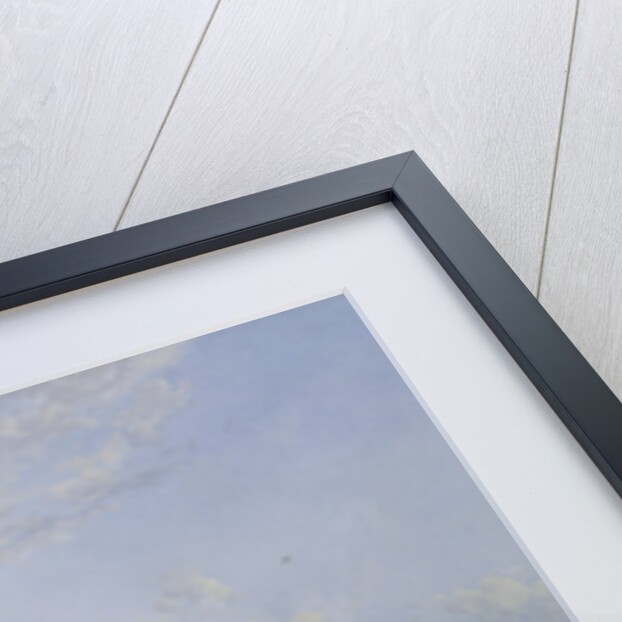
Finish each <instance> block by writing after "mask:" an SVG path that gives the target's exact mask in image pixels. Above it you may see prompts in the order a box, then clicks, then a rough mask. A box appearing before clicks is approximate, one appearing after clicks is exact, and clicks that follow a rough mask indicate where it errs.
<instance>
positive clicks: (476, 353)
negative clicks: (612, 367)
mask: <svg viewBox="0 0 622 622" xmlns="http://www.w3.org/2000/svg"><path fill="white" fill-rule="evenodd" d="M0 305H1V308H2V309H3V311H2V313H0V343H2V356H1V358H0V448H1V451H0V465H1V467H2V468H1V469H0V473H1V476H0V586H2V588H0V589H2V590H6V593H5V595H3V597H2V598H1V599H0V618H2V619H5V618H6V619H7V620H8V619H15V620H17V619H19V620H21V621H23V622H30V621H32V622H34V621H35V620H37V621H38V620H41V619H44V618H45V619H50V617H51V619H62V620H64V621H66V622H73V620H76V621H77V620H83V619H89V620H93V621H94V622H99V620H102V621H103V620H110V619H115V620H119V621H121V622H126V621H127V622H199V621H201V622H203V621H204V620H207V619H215V620H222V621H223V622H227V621H232V622H233V621H235V622H251V621H253V622H268V621H270V622H355V621H356V622H359V621H362V622H365V621H368V620H369V621H370V622H371V621H372V620H378V619H391V620H395V621H396V622H400V621H404V622H414V621H416V620H438V621H439V622H454V621H455V622H475V621H476V620H477V621H479V620H483V621H491V622H493V621H498V620H503V621H506V620H507V621H509V622H519V621H520V622H523V621H527V620H529V621H531V620H537V621H538V622H548V621H550V622H558V621H562V620H563V621H566V620H581V621H587V622H591V621H593V622H610V621H613V620H619V619H620V616H622V596H621V595H620V591H619V589H618V588H619V577H620V576H621V574H620V573H621V572H622V569H621V568H620V562H619V560H620V559H622V502H621V501H620V494H622V454H621V452H620V451H619V447H620V446H622V405H621V404H620V402H619V401H618V400H617V398H616V397H615V396H614V395H613V393H612V392H611V391H610V390H609V389H608V388H607V386H606V385H605V384H604V383H603V381H602V380H601V379H600V378H599V377H598V375H597V374H596V372H595V371H594V370H593V369H592V368H591V367H590V366H589V364H588V363H587V362H586V361H585V359H584V358H583V357H582V356H581V354H580V353H579V352H578V351H577V349H576V348H575V347H574V346H573V345H572V343H571V342H570V341H569V340H568V339H567V337H566V336H565V335H564V334H563V332H562V331H561V330H560V329H559V327H557V326H556V325H555V323H554V322H553V320H552V319H551V318H550V317H549V316H548V315H547V313H546V312H545V311H544V309H543V308H542V307H541V306H540V305H539V303H538V301H537V300H536V299H535V298H534V297H533V296H532V295H531V294H530V292H529V291H528V290H527V289H526V288H525V287H524V286H523V285H522V283H521V282H520V280H519V279H518V277H516V275H514V273H513V272H512V271H511V269H510V268H509V267H508V266H507V264H505V262H504V261H503V260H502V259H501V257H500V256H499V255H498V254H497V253H496V251H495V250H494V249H493V247H492V246H491V245H490V244H489V243H488V241H487V240H486V239H485V237H484V236H483V235H482V234H481V233H480V232H479V231H478V229H477V228H476V227H475V226H474V225H473V223H472V222H471V221H470V220H469V219H468V217H467V216H466V215H465V214H464V212H463V211H462V210H461V209H460V207H459V206H458V205H457V204H456V203H455V202H454V201H453V200H452V199H451V197H450V196H449V195H448V193H447V192H446V191H445V190H444V188H443V187H442V186H441V184H440V183H439V182H438V180H436V178H435V177H434V176H433V175H432V173H431V172H430V171H429V170H428V169H427V168H426V167H425V165H424V164H423V163H422V162H421V160H420V159H419V158H418V157H417V156H416V154H414V153H412V152H411V153H406V154H401V155H398V156H393V157H390V158H386V159H383V160H379V161H375V162H371V163H368V164H364V165H361V166H357V167H354V168H351V169H346V170H344V171H338V172H335V173H331V174H328V175H324V176H321V177H317V178H313V179H308V180H305V181H302V182H297V183H295V184H291V185H288V186H284V187H281V188H276V189H274V190H269V191H266V192H262V193H259V194H255V195H250V196H247V197H242V198H240V199H235V200H233V201H228V202H225V203H222V204H218V205H214V206H210V207H206V208H202V209H200V210H195V211H192V212H187V213H185V214H181V215H178V216H174V217H171V218H166V219H163V220H159V221H155V222H152V223H148V224H145V225H141V226H138V227H134V228H130V229H126V230H123V231H119V232H116V233H112V234H108V235H105V236H101V237H98V238H93V239H91V240H85V241H83V242H78V243H76V244H71V245H67V246H64V247H61V248H57V249H53V250H50V251H45V252H43V253H39V254H36V255H32V256H29V257H24V258H20V259H17V260H13V261H10V262H7V263H5V264H1V265H0ZM33 589H36V593H37V597H36V598H33V597H32V594H33Z"/></svg>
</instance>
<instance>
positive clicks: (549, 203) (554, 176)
mask: <svg viewBox="0 0 622 622" xmlns="http://www.w3.org/2000/svg"><path fill="white" fill-rule="evenodd" d="M579 2H580V0H576V3H575V11H574V18H573V22H572V33H571V35H570V49H569V50H568V63H567V66H566V80H565V82H564V91H563V95H562V105H561V111H560V115H559V125H558V128H557V140H556V144H555V157H554V159H553V171H552V174H551V187H550V189H549V196H548V201H547V206H546V214H545V217H544V230H543V232H542V247H541V250H540V266H539V268H538V276H537V279H536V287H535V296H536V298H537V299H538V300H540V291H541V289H542V275H543V272H544V262H545V255H546V247H547V242H548V238H549V226H550V223H551V208H552V206H553V197H554V194H555V182H556V181H557V167H558V163H559V152H560V148H561V139H562V131H563V127H564V119H565V116H566V104H567V100H568V84H569V83H570V68H571V65H572V56H573V52H574V45H575V38H576V33H577V21H578V17H579Z"/></svg>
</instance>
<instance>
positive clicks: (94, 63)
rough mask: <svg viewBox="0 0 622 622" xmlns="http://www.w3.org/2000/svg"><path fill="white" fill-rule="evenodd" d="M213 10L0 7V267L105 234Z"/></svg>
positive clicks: (69, 0) (57, 0)
mask: <svg viewBox="0 0 622 622" xmlns="http://www.w3.org/2000/svg"><path fill="white" fill-rule="evenodd" d="M213 6H214V0H184V2H182V3H174V2H168V1H166V0H125V1H124V2H101V1H99V0H80V1H79V2H78V1H76V0H47V1H36V0H4V1H3V2H1V3H0V111H1V115H0V261H3V260H7V259H10V258H13V257H17V256H20V255H26V254H29V253H32V252H35V251H39V250H43V249H45V248H50V247H52V246H57V245H61V244H65V243H68V242H71V241H75V240H77V239H80V238H85V237H90V236H93V235H96V234H99V233H104V232H107V231H110V230H112V228H113V227H114V225H115V222H116V219H117V218H118V217H119V215H120V213H121V211H122V209H123V206H124V204H125V202H126V200H127V198H128V196H129V194H130V190H131V188H132V186H133V183H134V181H135V179H136V177H137V175H138V173H139V170H140V168H141V166H142V165H143V162H144V160H145V158H146V156H147V153H148V150H149V148H150V147H151V145H152V143H153V140H154V138H155V136H156V133H157V131H158V128H159V126H160V124H161V122H162V120H163V118H164V115H165V113H166V111H167V109H168V106H169V105H170V102H171V100H172V98H173V96H174V94H175V92H176V90H177V87H178V85H179V83H180V80H181V79H182V77H183V74H184V72H185V70H186V67H187V65H188V62H189V60H190V58H191V57H192V54H193V52H194V50H195V48H196V45H197V44H198V42H199V40H200V37H201V34H202V32H203V29H204V28H205V25H206V23H207V20H208V19H209V17H210V14H211V10H212V9H213Z"/></svg>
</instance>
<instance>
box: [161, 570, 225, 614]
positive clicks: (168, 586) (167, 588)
mask: <svg viewBox="0 0 622 622" xmlns="http://www.w3.org/2000/svg"><path fill="white" fill-rule="evenodd" d="M233 597H234V593H233V592H232V591H231V590H230V589H229V588H228V587H227V586H226V585H223V584H222V583H221V582H220V581H218V580H217V579H214V578H212V577H208V576H205V575H204V574H202V573H201V572H199V571H196V570H187V571H182V572H178V573H175V574H172V575H169V576H167V577H166V578H165V579H164V580H163V581H162V585H161V591H160V597H159V599H158V601H157V602H156V604H155V608H156V610H157V611H158V612H159V614H160V616H161V618H162V620H166V621H167V622H194V620H203V619H204V616H207V615H209V614H211V613H214V611H215V610H216V609H217V608H218V606H222V605H223V604H224V603H225V602H227V601H229V600H231V599H232V598H233Z"/></svg>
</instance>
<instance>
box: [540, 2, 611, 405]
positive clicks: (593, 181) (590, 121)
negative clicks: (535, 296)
mask: <svg viewBox="0 0 622 622" xmlns="http://www.w3.org/2000/svg"><path fill="white" fill-rule="evenodd" d="M620 33H622V4H621V3H620V2H618V1H616V0H601V1H599V2H581V4H580V6H579V15H578V21H577V33H576V36H575V45H574V51H573V58H572V64H571V69H570V80H569V84H568V98H567V103H566V113H565V122H564V127H563V131H562V139H561V144H560V155H559V162H558V167H557V176H556V183H555V191H554V194H553V202H552V206H551V221H550V225H549V236H548V241H547V244H546V253H545V256H544V270H543V275H542V287H541V300H542V302H543V304H544V306H545V307H546V308H547V309H548V311H549V312H550V313H551V314H552V315H553V317H554V318H555V319H556V321H557V322H558V323H559V324H560V325H561V327H562V328H563V329H564V330H565V331H566V333H567V334H568V335H569V336H570V338H571V339H572V340H573V341H574V342H575V344H576V345H577V346H578V347H579V349H580V350H581V351H582V352H583V353H584V355H585V356H586V357H587V359H588V360H589V361H590V362H591V363H592V365H593V366H594V367H595V368H596V370H597V371H598V372H599V373H600V374H601V375H602V377H603V378H604V379H605V381H606V382H607V383H608V384H609V385H610V386H611V388H612V389H613V390H614V392H616V394H617V395H618V397H620V398H622V125H621V124H620V110H621V109H622V46H620Z"/></svg>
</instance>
